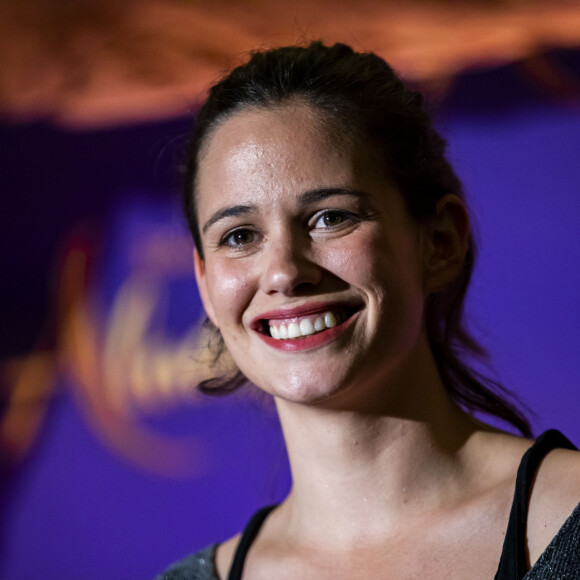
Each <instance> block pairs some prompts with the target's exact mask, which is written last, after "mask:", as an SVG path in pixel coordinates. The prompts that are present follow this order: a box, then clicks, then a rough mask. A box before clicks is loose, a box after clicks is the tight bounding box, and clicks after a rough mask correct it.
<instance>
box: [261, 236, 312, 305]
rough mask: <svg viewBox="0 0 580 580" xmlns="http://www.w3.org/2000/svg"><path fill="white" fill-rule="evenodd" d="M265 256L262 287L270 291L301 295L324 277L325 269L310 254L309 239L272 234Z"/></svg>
mask: <svg viewBox="0 0 580 580" xmlns="http://www.w3.org/2000/svg"><path fill="white" fill-rule="evenodd" d="M262 257H263V263H262V275H261V289H262V290H263V291H264V292H265V293H267V294H275V293H277V292H280V293H282V294H285V295H287V296H296V295H300V294H302V293H307V292H308V291H309V290H311V289H312V288H313V287H314V286H316V285H317V284H319V283H320V281H321V279H322V276H323V269H322V268H321V266H320V265H319V264H317V263H316V261H315V260H314V259H313V257H312V256H311V255H310V251H309V244H308V241H306V240H299V239H296V238H295V237H293V236H291V235H279V236H275V237H271V238H270V239H269V240H268V243H267V244H266V248H265V249H264V253H263V256H262Z"/></svg>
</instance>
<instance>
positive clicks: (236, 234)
mask: <svg viewBox="0 0 580 580" xmlns="http://www.w3.org/2000/svg"><path fill="white" fill-rule="evenodd" d="M255 240H256V233H255V232H254V231H253V230H250V229H248V228H240V229H237V230H234V231H233V232H229V233H227V234H226V235H225V236H224V237H223V238H222V240H221V242H220V246H229V247H230V248H239V247H241V246H246V245H247V244H251V243H252V242H254V241H255Z"/></svg>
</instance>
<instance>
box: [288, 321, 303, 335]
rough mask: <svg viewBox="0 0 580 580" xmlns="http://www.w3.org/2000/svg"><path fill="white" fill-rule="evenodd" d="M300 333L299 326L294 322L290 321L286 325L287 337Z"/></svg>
mask: <svg viewBox="0 0 580 580" xmlns="http://www.w3.org/2000/svg"><path fill="white" fill-rule="evenodd" d="M299 336H302V335H301V334H300V326H299V325H298V324H296V322H291V323H290V324H289V325H288V338H298V337H299Z"/></svg>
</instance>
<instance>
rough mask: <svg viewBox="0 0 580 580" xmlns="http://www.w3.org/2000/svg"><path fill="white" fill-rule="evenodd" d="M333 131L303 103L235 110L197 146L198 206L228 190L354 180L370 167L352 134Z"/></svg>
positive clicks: (276, 189) (274, 191) (277, 189)
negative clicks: (201, 147)
mask: <svg viewBox="0 0 580 580" xmlns="http://www.w3.org/2000/svg"><path fill="white" fill-rule="evenodd" d="M337 133H338V132H337V131H329V130H328V124H327V123H325V122H324V119H323V118H322V117H321V114H320V113H318V112H316V111H313V110H312V109H311V108H310V107H308V106H306V105H303V104H286V105H282V106H280V107H276V108H269V109H255V108H252V109H245V110H242V111H240V112H238V113H236V114H235V115H233V116H232V117H230V118H228V119H226V120H224V121H222V122H221V123H220V124H219V125H218V127H217V128H216V129H214V131H213V132H212V134H211V135H209V137H208V139H207V141H206V143H205V146H204V147H203V149H202V151H201V155H200V160H199V164H198V168H199V169H198V176H197V182H196V192H197V196H198V207H199V208H200V209H201V208H202V206H203V205H205V204H206V203H207V202H208V201H209V200H211V201H212V202H216V201H217V200H216V199H215V198H216V196H219V195H221V194H222V193H223V192H226V191H227V192H228V193H229V194H230V195H232V196H236V195H243V194H244V192H247V191H253V192H254V193H259V192H260V191H261V190H264V191H267V192H268V194H269V196H270V197H274V196H276V195H280V194H282V192H283V190H288V189H296V188H301V189H304V188H311V187H320V186H322V185H324V186H339V185H352V183H351V182H353V181H354V180H356V179H357V178H358V177H360V175H362V174H366V173H369V171H370V167H369V166H368V165H369V164H368V162H367V161H365V155H362V154H361V151H360V148H359V147H356V146H355V145H354V142H353V139H350V138H348V137H347V136H346V135H343V136H342V137H340V136H338V134H337ZM366 158H367V159H368V155H367V156H366ZM212 205H213V203H212Z"/></svg>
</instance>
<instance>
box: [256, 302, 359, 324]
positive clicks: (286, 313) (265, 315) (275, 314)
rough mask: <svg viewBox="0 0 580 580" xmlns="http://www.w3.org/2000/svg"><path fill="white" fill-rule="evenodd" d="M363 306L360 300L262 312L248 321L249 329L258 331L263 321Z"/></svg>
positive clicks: (311, 304)
mask: <svg viewBox="0 0 580 580" xmlns="http://www.w3.org/2000/svg"><path fill="white" fill-rule="evenodd" d="M362 306H363V304H362V302H361V301H360V300H341V301H337V302H309V303H308V304H302V305H300V306H295V307H293V308H277V309H275V310H269V311H268V312H262V313H261V314H258V315H257V316H255V317H254V318H252V320H251V321H250V327H251V328H252V329H253V330H259V329H261V328H262V325H263V323H264V322H265V321H268V320H276V319H278V320H284V319H287V318H298V317H300V316H308V315H309V314H316V313H318V312H328V311H332V310H337V309H339V308H345V309H348V310H350V311H352V312H355V311H357V310H360V309H361V308H362Z"/></svg>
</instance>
